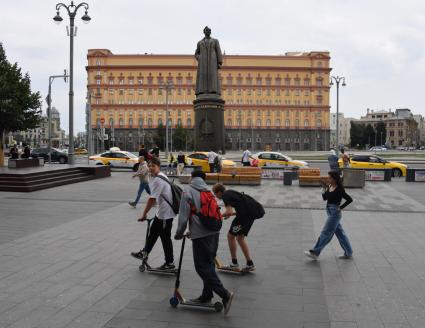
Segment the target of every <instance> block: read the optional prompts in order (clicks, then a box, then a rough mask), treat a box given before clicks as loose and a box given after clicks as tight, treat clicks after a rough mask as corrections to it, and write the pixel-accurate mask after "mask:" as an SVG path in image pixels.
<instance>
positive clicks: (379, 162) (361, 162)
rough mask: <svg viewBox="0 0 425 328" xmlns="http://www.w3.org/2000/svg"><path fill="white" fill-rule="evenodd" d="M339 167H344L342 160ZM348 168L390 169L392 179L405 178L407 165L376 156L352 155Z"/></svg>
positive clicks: (339, 161)
mask: <svg viewBox="0 0 425 328" xmlns="http://www.w3.org/2000/svg"><path fill="white" fill-rule="evenodd" d="M338 164H339V167H341V168H342V167H344V165H343V163H342V158H340V159H339V160H338ZM350 167H352V168H359V169H392V171H393V176H394V177H405V176H406V171H407V165H406V164H402V163H398V162H391V161H387V160H386V159H383V158H381V157H378V156H376V155H353V156H351V157H350Z"/></svg>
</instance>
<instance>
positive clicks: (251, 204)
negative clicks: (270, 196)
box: [241, 192, 266, 220]
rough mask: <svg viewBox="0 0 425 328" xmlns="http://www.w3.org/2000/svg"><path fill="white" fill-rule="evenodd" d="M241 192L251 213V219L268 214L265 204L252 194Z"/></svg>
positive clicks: (248, 211)
mask: <svg viewBox="0 0 425 328" xmlns="http://www.w3.org/2000/svg"><path fill="white" fill-rule="evenodd" d="M241 194H242V196H243V198H244V201H245V205H246V209H247V213H249V217H250V219H253V220H257V219H261V218H262V217H263V216H264V214H266V212H265V211H264V207H263V205H261V204H260V203H259V202H257V201H256V200H255V199H254V198H252V197H251V196H250V195H247V194H245V193H244V192H242V193H241Z"/></svg>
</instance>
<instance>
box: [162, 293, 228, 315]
mask: <svg viewBox="0 0 425 328" xmlns="http://www.w3.org/2000/svg"><path fill="white" fill-rule="evenodd" d="M170 304H171V306H173V307H177V305H179V304H180V305H182V306H189V307H191V306H192V307H197V308H203V309H208V310H214V311H215V312H221V311H223V308H224V306H223V303H221V302H215V303H198V302H192V301H190V300H186V299H184V298H179V297H176V296H174V297H172V298H171V299H170Z"/></svg>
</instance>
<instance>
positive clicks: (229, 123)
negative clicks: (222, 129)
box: [227, 118, 232, 127]
mask: <svg viewBox="0 0 425 328" xmlns="http://www.w3.org/2000/svg"><path fill="white" fill-rule="evenodd" d="M227 126H228V127H231V126H232V120H231V119H230V118H229V119H228V120H227Z"/></svg>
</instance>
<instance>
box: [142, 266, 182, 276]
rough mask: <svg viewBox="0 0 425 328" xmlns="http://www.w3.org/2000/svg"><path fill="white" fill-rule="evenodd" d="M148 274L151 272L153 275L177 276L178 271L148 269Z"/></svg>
mask: <svg viewBox="0 0 425 328" xmlns="http://www.w3.org/2000/svg"><path fill="white" fill-rule="evenodd" d="M146 271H147V272H151V273H161V274H174V275H176V274H177V270H176V269H173V270H161V269H153V268H152V269H146Z"/></svg>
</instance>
